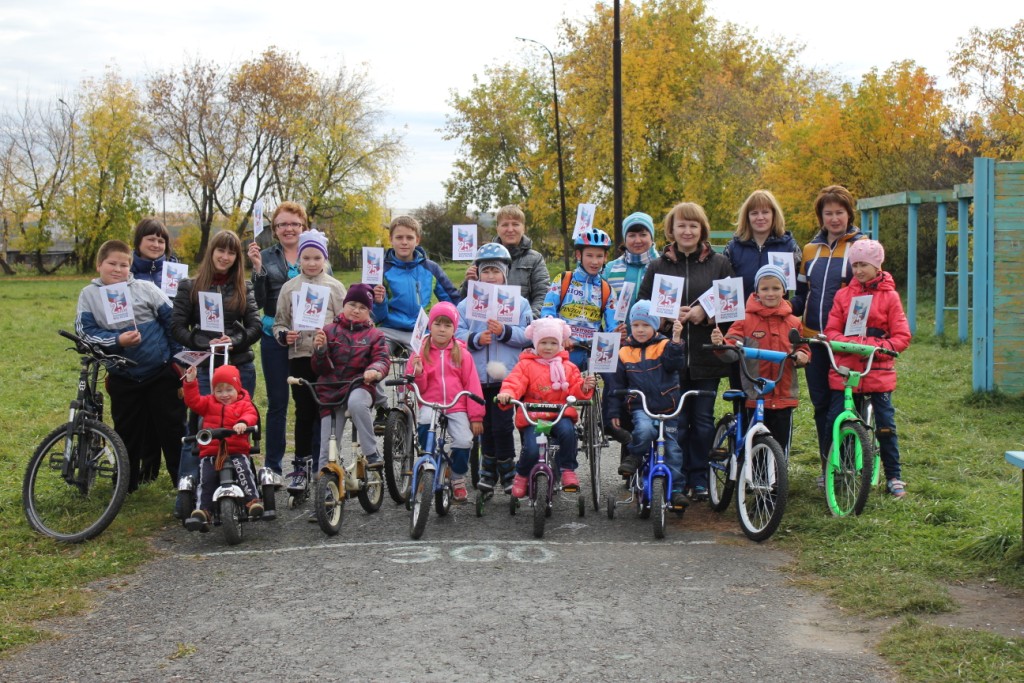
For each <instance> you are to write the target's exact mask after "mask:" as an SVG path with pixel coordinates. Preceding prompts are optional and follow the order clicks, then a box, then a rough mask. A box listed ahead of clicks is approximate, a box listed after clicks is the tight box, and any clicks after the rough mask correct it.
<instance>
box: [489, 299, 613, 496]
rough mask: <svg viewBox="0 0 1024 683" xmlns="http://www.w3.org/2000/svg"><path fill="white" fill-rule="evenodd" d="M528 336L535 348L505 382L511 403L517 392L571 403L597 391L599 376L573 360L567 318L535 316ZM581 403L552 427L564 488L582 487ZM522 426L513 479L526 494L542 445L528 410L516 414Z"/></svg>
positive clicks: (528, 399)
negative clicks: (579, 454) (579, 455)
mask: <svg viewBox="0 0 1024 683" xmlns="http://www.w3.org/2000/svg"><path fill="white" fill-rule="evenodd" d="M526 338H527V339H532V340H533V344H534V349H532V350H531V349H527V350H526V351H523V353H522V355H520V356H519V363H518V364H517V365H516V367H515V368H513V369H512V372H511V374H509V376H508V377H506V378H505V381H504V382H502V384H501V392H500V393H499V394H498V395H497V397H496V398H497V400H498V402H499V403H501V404H507V403H508V402H509V400H511V399H513V398H516V399H519V400H521V401H523V402H524V403H565V399H566V398H567V397H569V396H570V395H571V396H576V397H578V398H581V399H584V400H586V399H589V398H590V397H591V396H592V395H593V394H594V387H595V386H596V385H597V378H596V377H595V376H594V375H588V376H587V377H586V379H584V378H583V376H582V375H581V374H580V370H579V368H577V367H576V365H575V364H574V363H571V362H570V361H569V352H568V351H566V350H565V345H566V343H567V342H568V341H569V325H568V324H567V323H566V322H565V321H564V320H562V319H561V318H541V319H540V320H534V321H533V322H532V323H530V325H529V326H528V327H527V328H526ZM531 416H534V417H535V418H536V417H540V418H547V419H550V418H552V417H554V414H552V413H548V414H544V413H536V414H533V413H531ZM577 417H578V414H577V412H576V409H575V408H568V409H567V410H566V411H565V413H563V415H562V419H561V420H559V421H558V423H557V424H556V425H555V426H554V427H552V429H551V439H552V440H553V441H554V442H555V443H557V444H558V468H559V470H561V477H562V488H563V489H564V490H566V491H577V490H579V485H580V482H579V478H577V476H576V468H577V467H578V466H579V465H578V463H577V462H576V427H575V423H576V419H577ZM516 426H517V427H519V435H520V437H521V439H522V442H523V455H522V457H521V458H519V463H518V464H517V465H516V476H515V479H513V480H512V495H513V496H515V497H516V498H522V497H523V496H525V495H526V489H527V485H528V483H529V480H528V479H527V477H528V476H529V475H530V470H531V469H533V466H534V465H535V464H537V458H538V457H539V455H540V453H539V449H538V448H537V436H536V434H535V433H534V428H533V425H531V424H530V423H528V422H527V421H526V418H525V417H523V416H522V415H516Z"/></svg>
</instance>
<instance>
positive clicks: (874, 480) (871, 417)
mask: <svg viewBox="0 0 1024 683" xmlns="http://www.w3.org/2000/svg"><path fill="white" fill-rule="evenodd" d="M861 416H863V418H864V424H866V425H867V426H868V433H870V434H871V445H872V446H873V447H874V449H875V457H874V460H873V461H872V465H871V486H872V488H874V487H875V486H878V483H879V481H881V479H882V476H881V475H882V456H881V453H882V449H881V446H880V445H879V443H878V428H877V427H876V426H875V406H874V404H873V403H871V399H870V398H869V397H868V396H866V395H865V396H864V405H863V406H862V408H861Z"/></svg>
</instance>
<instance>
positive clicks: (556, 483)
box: [478, 396, 587, 538]
mask: <svg viewBox="0 0 1024 683" xmlns="http://www.w3.org/2000/svg"><path fill="white" fill-rule="evenodd" d="M578 403H580V402H577V401H576V397H575V396H568V397H566V399H565V403H563V404H560V405H558V404H552V403H523V402H522V401H518V400H516V399H511V400H510V401H509V404H510V405H512V407H513V408H512V409H513V410H516V409H519V410H520V411H522V414H523V418H524V419H525V420H526V421H527V422H529V423H530V424H531V425H533V426H534V428H535V430H536V434H537V463H536V464H535V465H534V466H533V467H532V468H531V469H530V474H529V487H528V488H527V499H528V500H529V501H530V507H532V508H533V535H534V537H535V538H542V537H543V536H544V522H545V521H546V520H547V518H548V517H550V516H551V511H552V510H553V508H554V499H555V496H556V495H557V494H558V493H560V492H565V493H576V494H577V496H576V510H577V512H578V514H579V516H580V517H583V516H584V515H585V514H586V511H587V501H586V499H585V497H584V496H583V495H582V494H581V492H580V490H579V489H577V490H576V491H566V490H565V489H563V488H562V483H561V476H560V472H558V471H557V459H556V458H555V457H554V456H555V454H556V453H557V451H558V447H557V446H549V445H548V436H549V434H550V433H551V428H552V427H554V426H555V425H556V424H558V421H559V420H561V419H562V416H563V415H564V414H565V411H566V409H568V408H569V407H571V406H574V405H577V404H578ZM531 410H532V411H534V412H543V413H554V412H557V415H555V417H554V419H552V420H542V419H536V420H535V419H533V418H532V417H531V416H530V411H531ZM553 463H555V467H552V464H553ZM478 505H479V503H478ZM518 509H519V499H518V498H515V497H513V498H510V499H509V513H511V514H513V515H514V514H516V511H517V510H518Z"/></svg>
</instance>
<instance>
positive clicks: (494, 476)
mask: <svg viewBox="0 0 1024 683" xmlns="http://www.w3.org/2000/svg"><path fill="white" fill-rule="evenodd" d="M497 481H498V463H497V461H496V460H495V459H494V456H493V455H481V460H480V481H478V482H477V484H476V487H477V488H478V489H480V490H481V491H483V492H484V493H490V492H491V491H493V490H494V484H495V482H497Z"/></svg>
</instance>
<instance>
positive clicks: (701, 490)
mask: <svg viewBox="0 0 1024 683" xmlns="http://www.w3.org/2000/svg"><path fill="white" fill-rule="evenodd" d="M691 498H692V499H693V500H695V501H697V502H698V503H699V502H701V501H704V500H707V499H708V487H707V486H694V487H693V494H692V495H691Z"/></svg>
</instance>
